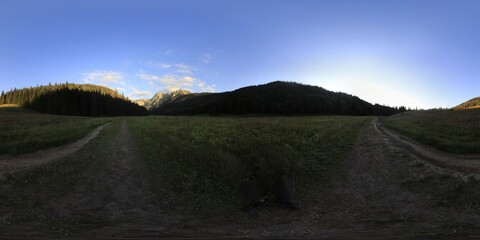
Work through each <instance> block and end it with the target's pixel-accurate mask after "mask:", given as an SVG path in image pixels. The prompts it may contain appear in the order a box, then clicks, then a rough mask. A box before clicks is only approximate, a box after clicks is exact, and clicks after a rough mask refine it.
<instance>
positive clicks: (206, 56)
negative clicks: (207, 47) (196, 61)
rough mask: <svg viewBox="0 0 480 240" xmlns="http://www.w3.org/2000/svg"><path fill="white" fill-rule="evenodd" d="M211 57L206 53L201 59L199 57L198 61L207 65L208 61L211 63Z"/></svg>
mask: <svg viewBox="0 0 480 240" xmlns="http://www.w3.org/2000/svg"><path fill="white" fill-rule="evenodd" d="M212 59H213V57H212V55H210V54H208V53H204V54H203V55H202V56H201V57H200V61H202V62H204V63H209V62H210V61H212Z"/></svg>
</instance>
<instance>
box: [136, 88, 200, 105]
mask: <svg viewBox="0 0 480 240" xmlns="http://www.w3.org/2000/svg"><path fill="white" fill-rule="evenodd" d="M186 95H192V96H193V94H192V93H191V92H189V91H187V90H182V89H179V90H175V91H173V92H166V93H164V92H158V93H156V94H155V95H154V96H153V97H152V98H150V99H137V100H135V101H133V102H134V103H136V104H138V105H140V106H142V107H145V108H146V109H154V108H158V107H160V106H162V105H164V104H167V103H170V102H174V101H176V100H177V99H178V98H180V97H183V96H186Z"/></svg>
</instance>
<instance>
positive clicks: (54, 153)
mask: <svg viewBox="0 0 480 240" xmlns="http://www.w3.org/2000/svg"><path fill="white" fill-rule="evenodd" d="M108 124H110V123H106V124H104V125H102V126H100V127H97V128H96V129H94V130H93V131H91V132H90V133H88V134H87V135H85V136H84V137H82V138H80V139H79V140H77V141H75V142H72V143H69V144H66V145H63V146H59V147H54V148H50V149H47V150H41V151H38V152H35V153H29V154H24V155H19V156H11V155H3V156H0V174H1V173H3V172H12V171H18V170H21V169H28V168H31V167H35V166H39V165H43V164H47V163H50V162H53V161H56V160H59V159H61V158H63V157H65V156H67V155H70V154H72V153H74V152H76V151H78V150H80V149H81V148H82V147H83V146H85V144H87V143H89V142H90V141H91V140H92V139H94V138H96V137H97V135H98V134H99V133H100V131H102V129H103V128H104V127H105V126H107V125H108Z"/></svg>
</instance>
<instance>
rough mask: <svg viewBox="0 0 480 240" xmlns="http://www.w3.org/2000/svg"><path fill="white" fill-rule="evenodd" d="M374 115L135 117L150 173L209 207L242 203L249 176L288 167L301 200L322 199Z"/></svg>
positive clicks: (158, 184)
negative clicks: (243, 184) (324, 189)
mask: <svg viewBox="0 0 480 240" xmlns="http://www.w3.org/2000/svg"><path fill="white" fill-rule="evenodd" d="M371 119H372V118H370V117H336V116H325V117H288V118H287V117H256V118H220V117H216V118H212V117H141V118H133V119H130V120H129V123H130V126H131V129H132V130H133V132H134V135H135V136H136V138H137V139H138V140H139V146H141V148H143V150H144V153H145V158H144V161H145V166H146V171H147V174H146V175H147V176H148V178H149V180H150V182H151V183H152V185H153V187H154V188H156V189H157V190H158V191H162V192H168V193H169V194H171V198H172V200H175V201H177V200H180V201H189V202H190V204H192V202H193V205H196V206H202V207H205V208H206V209H218V208H219V207H220V208H222V207H225V208H229V207H236V208H238V207H239V206H241V203H240V202H239V200H241V199H242V198H241V197H239V194H240V193H239V188H240V187H239V186H240V185H241V182H242V181H243V180H244V179H246V178H247V177H249V176H259V177H262V178H265V179H267V180H271V179H272V178H273V177H274V176H275V175H276V174H279V173H283V172H286V173H288V174H291V175H293V176H294V178H295V179H296V189H297V193H298V198H299V199H300V200H305V199H315V196H316V195H317V194H319V192H320V189H321V186H322V183H324V182H325V181H327V180H328V176H329V173H330V171H331V170H333V169H334V167H335V166H337V165H338V164H339V163H341V162H342V160H343V159H344V158H345V157H346V155H347V154H348V153H349V151H350V150H351V148H352V145H353V143H354V142H355V139H356V135H357V132H358V130H359V129H360V127H361V126H363V125H364V124H366V123H367V122H368V121H369V120H371Z"/></svg>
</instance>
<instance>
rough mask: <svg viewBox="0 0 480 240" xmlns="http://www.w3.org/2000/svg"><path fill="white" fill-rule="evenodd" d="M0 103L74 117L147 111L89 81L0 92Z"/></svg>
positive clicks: (143, 113) (123, 114) (130, 113)
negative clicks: (86, 82)
mask: <svg viewBox="0 0 480 240" xmlns="http://www.w3.org/2000/svg"><path fill="white" fill-rule="evenodd" d="M0 104H16V105H19V106H21V107H25V108H29V109H32V110H35V111H38V112H42V113H48V114H59V115H77V116H130V115H135V116H138V115H147V114H148V111H147V110H146V109H145V108H144V107H141V106H139V105H137V104H135V103H133V102H131V101H130V100H128V99H127V98H126V97H124V96H122V95H121V94H119V93H118V92H115V91H113V90H111V89H109V88H106V87H102V86H96V85H92V84H72V83H68V82H67V83H65V84H54V85H52V84H49V85H46V86H37V87H29V88H22V89H16V88H15V89H13V90H11V91H8V92H6V93H5V92H4V91H2V93H1V95H0Z"/></svg>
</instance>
